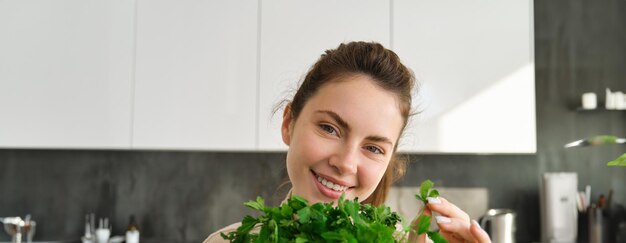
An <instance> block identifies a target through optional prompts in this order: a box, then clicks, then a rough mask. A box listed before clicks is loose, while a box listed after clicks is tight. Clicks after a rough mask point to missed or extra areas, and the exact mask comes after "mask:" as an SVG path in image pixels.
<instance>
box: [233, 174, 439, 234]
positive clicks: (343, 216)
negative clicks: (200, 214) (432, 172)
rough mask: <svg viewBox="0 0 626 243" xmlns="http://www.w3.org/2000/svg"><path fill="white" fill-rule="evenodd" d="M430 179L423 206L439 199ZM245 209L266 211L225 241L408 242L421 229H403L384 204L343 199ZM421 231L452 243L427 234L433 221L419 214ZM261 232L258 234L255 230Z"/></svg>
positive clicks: (251, 204)
mask: <svg viewBox="0 0 626 243" xmlns="http://www.w3.org/2000/svg"><path fill="white" fill-rule="evenodd" d="M432 186H433V183H432V182H431V181H430V180H427V181H425V182H424V183H422V186H421V187H420V194H419V195H416V197H417V198H418V199H420V200H422V201H424V202H427V201H425V199H426V198H427V197H431V196H437V195H438V192H437V190H434V189H432ZM244 205H245V206H247V207H249V208H252V209H255V210H257V211H259V212H261V214H262V215H261V216H259V217H252V216H250V215H247V216H245V217H244V219H243V220H242V222H241V226H239V228H237V230H236V231H233V232H229V233H228V234H224V233H221V236H222V238H224V239H226V240H229V241H230V242H234V243H248V242H261V243H264V242H281V243H282V242H296V243H304V242H346V243H357V242H383V243H385V242H407V241H408V239H407V236H408V234H407V233H408V232H409V231H412V232H415V230H413V229H414V228H416V227H410V226H406V225H403V226H402V228H401V229H396V226H397V225H401V222H402V220H401V218H400V216H399V215H398V214H397V213H395V212H392V211H391V209H390V208H389V207H387V206H385V205H380V206H373V205H370V204H361V203H359V202H358V199H357V198H355V199H354V200H346V199H345V198H344V195H342V196H341V198H339V200H338V201H337V205H336V206H333V204H332V203H315V204H313V205H309V202H308V201H307V200H306V199H304V198H302V197H299V196H295V195H294V196H292V197H290V198H289V199H288V200H287V203H283V204H282V205H280V206H279V207H270V206H266V205H265V201H264V200H263V198H261V197H257V199H256V201H248V202H246V203H244ZM419 217H420V218H419V220H418V225H419V227H417V228H418V232H419V234H421V233H426V234H428V236H429V237H430V238H431V239H432V240H433V241H434V242H435V243H442V242H443V243H445V242H447V241H446V240H445V239H444V238H443V237H441V235H439V233H437V232H435V231H428V228H429V227H430V217H429V216H427V215H420V216H419ZM255 228H258V230H255Z"/></svg>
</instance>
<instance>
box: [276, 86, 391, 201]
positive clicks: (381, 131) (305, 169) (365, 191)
mask: <svg viewBox="0 0 626 243" xmlns="http://www.w3.org/2000/svg"><path fill="white" fill-rule="evenodd" d="M399 107H400V106H399V104H398V99H397V98H396V96H395V95H394V94H393V93H391V92H389V91H386V90H384V89H382V88H380V87H378V86H377V85H376V84H375V83H374V82H373V81H372V80H371V79H370V78H369V77H368V76H365V75H355V76H351V77H349V78H346V79H343V80H338V81H332V82H330V83H328V84H325V85H324V86H322V87H321V88H320V89H319V90H318V91H317V93H316V94H315V95H313V96H312V97H311V98H310V99H309V100H308V101H307V102H306V104H305V105H304V107H303V109H302V111H301V113H300V115H299V117H298V118H297V119H296V120H295V121H294V120H293V119H291V118H290V115H289V111H286V112H285V114H286V115H284V116H283V125H282V135H283V141H284V142H285V144H287V145H288V146H289V150H288V152H287V171H288V173H289V179H290V180H291V183H292V185H293V191H292V192H293V194H294V195H299V196H302V197H304V198H306V199H307V200H309V202H311V203H316V202H329V201H336V200H337V199H338V198H339V197H340V196H341V194H342V193H344V192H345V194H346V198H347V199H353V198H355V197H358V198H359V201H363V200H365V199H367V198H368V197H369V196H370V195H371V194H372V192H374V190H375V189H376V186H377V185H378V183H379V182H380V180H381V178H382V177H383V175H384V173H385V170H386V169H387V166H388V165H389V161H390V160H391V157H392V154H393V149H394V146H395V145H396V144H395V143H396V142H397V141H398V137H399V136H400V133H401V129H402V124H403V118H402V115H401V114H400V109H399Z"/></svg>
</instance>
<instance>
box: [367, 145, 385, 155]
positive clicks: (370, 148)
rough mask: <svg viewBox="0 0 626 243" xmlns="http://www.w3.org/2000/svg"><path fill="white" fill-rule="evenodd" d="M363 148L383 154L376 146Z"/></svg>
mask: <svg viewBox="0 0 626 243" xmlns="http://www.w3.org/2000/svg"><path fill="white" fill-rule="evenodd" d="M365 149H367V151H370V152H372V153H375V154H383V151H382V150H381V149H379V148H378V147H376V146H366V147H365Z"/></svg>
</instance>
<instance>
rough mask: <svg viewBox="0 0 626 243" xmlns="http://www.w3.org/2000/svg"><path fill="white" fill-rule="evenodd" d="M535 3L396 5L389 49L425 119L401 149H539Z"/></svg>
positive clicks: (399, 1)
mask: <svg viewBox="0 0 626 243" xmlns="http://www.w3.org/2000/svg"><path fill="white" fill-rule="evenodd" d="M532 10H533V8H532V1H530V0H523V1H506V2H505V1H498V0H479V1H452V0H444V1H426V0H394V1H393V38H392V40H393V42H392V47H393V49H394V51H396V52H397V53H398V55H399V56H400V58H401V59H402V60H403V62H405V64H407V65H408V66H409V67H410V68H411V69H413V71H414V72H415V74H416V77H417V79H418V81H419V82H420V85H421V86H420V93H419V94H418V96H417V98H416V99H415V103H416V105H417V106H416V108H417V110H418V111H421V112H422V113H421V114H419V115H418V116H417V117H416V119H414V120H413V121H412V123H410V125H409V128H408V130H407V134H406V136H405V141H404V143H403V144H402V146H401V150H402V151H409V152H433V153H534V152H535V151H536V135H535V134H536V128H535V95H534V93H535V88H534V61H533V59H534V58H533V21H532V19H533V18H532Z"/></svg>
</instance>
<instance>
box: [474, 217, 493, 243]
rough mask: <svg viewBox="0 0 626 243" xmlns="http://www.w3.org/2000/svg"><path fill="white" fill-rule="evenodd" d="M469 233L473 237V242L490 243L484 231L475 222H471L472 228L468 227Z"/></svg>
mask: <svg viewBox="0 0 626 243" xmlns="http://www.w3.org/2000/svg"><path fill="white" fill-rule="evenodd" d="M470 232H471V233H472V236H474V241H473V242H478V243H491V239H490V238H489V235H488V234H487V232H485V230H483V229H482V228H481V227H480V225H479V224H478V222H476V220H472V226H470Z"/></svg>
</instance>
